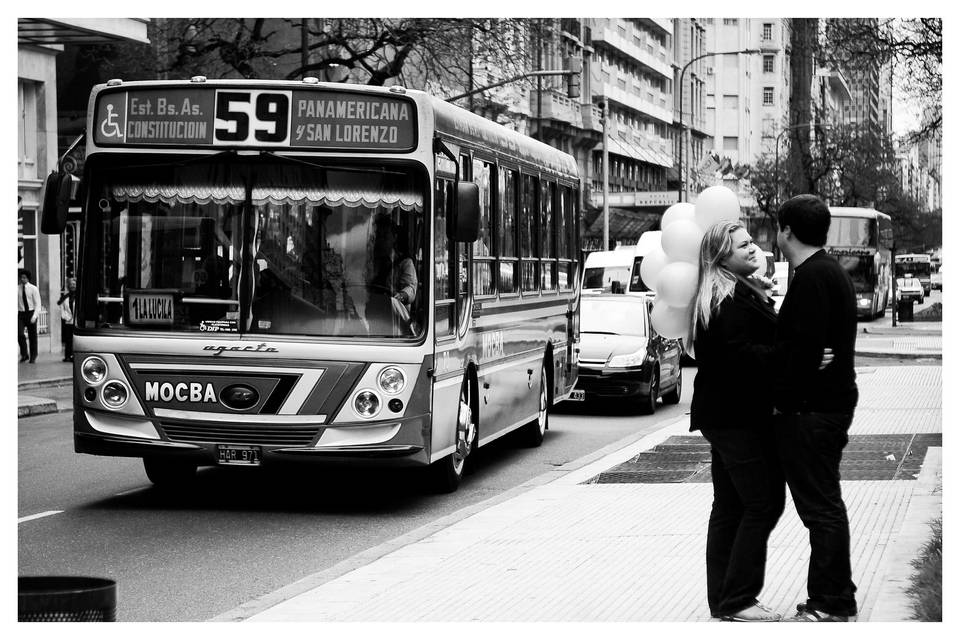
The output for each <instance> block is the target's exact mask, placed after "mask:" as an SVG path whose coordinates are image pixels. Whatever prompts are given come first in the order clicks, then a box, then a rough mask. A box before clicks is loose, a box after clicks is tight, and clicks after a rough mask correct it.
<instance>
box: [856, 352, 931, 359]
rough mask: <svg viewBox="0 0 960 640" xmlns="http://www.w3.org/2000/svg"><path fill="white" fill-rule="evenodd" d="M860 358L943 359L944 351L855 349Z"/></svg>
mask: <svg viewBox="0 0 960 640" xmlns="http://www.w3.org/2000/svg"><path fill="white" fill-rule="evenodd" d="M854 355H856V357H858V358H897V359H900V360H943V353H904V352H900V353H896V352H883V351H855V352H854Z"/></svg>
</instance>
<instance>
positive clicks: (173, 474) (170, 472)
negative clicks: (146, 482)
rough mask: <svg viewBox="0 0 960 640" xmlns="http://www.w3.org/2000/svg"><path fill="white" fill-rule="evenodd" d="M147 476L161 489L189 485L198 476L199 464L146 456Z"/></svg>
mask: <svg viewBox="0 0 960 640" xmlns="http://www.w3.org/2000/svg"><path fill="white" fill-rule="evenodd" d="M143 470H144V471H146V472H147V478H149V479H150V482H152V483H153V484H155V485H156V486H157V487H158V488H160V489H177V488H183V487H185V486H187V485H189V484H190V483H191V482H193V480H194V479H195V478H196V476H197V465H196V464H193V463H192V462H186V461H183V460H174V459H167V458H144V459H143Z"/></svg>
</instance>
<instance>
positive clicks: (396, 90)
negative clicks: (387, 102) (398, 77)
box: [390, 84, 407, 93]
mask: <svg viewBox="0 0 960 640" xmlns="http://www.w3.org/2000/svg"><path fill="white" fill-rule="evenodd" d="M390 92H391V93H406V92H407V90H406V89H405V88H404V87H403V85H399V84H395V85H393V86H392V87H390Z"/></svg>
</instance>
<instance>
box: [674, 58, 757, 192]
mask: <svg viewBox="0 0 960 640" xmlns="http://www.w3.org/2000/svg"><path fill="white" fill-rule="evenodd" d="M762 51H763V50H762V49H740V50H739V51H710V52H708V53H703V54H700V55H699V56H695V57H693V58H690V61H689V62H687V64H685V65H683V68H682V69H680V82H679V87H678V88H679V91H680V140H679V144H678V145H677V168H678V173H679V176H678V177H679V178H680V186H679V187H678V188H677V189H678V190H677V200H678V201H680V202H683V201H685V200H686V194H687V178H686V176H685V175H684V173H683V151H684V149H685V145H684V132H685V131H686V128H685V127H684V124H683V76H684V74H686V72H687V68H688V67H689V66H690V65H691V64H693V63H694V62H696V61H697V60H702V59H703V58H709V57H711V56H727V55H735V54H740V53H743V54H752V53H761V52H762Z"/></svg>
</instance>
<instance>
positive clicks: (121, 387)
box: [100, 380, 130, 409]
mask: <svg viewBox="0 0 960 640" xmlns="http://www.w3.org/2000/svg"><path fill="white" fill-rule="evenodd" d="M100 394H101V395H100V397H101V398H102V399H103V404H105V405H107V406H108V407H110V408H111V409H119V408H120V407H122V406H123V405H125V404H126V403H127V398H128V397H129V395H130V394H129V393H128V392H127V386H126V385H125V384H123V383H122V382H120V381H119V380H111V381H110V382H108V383H107V384H105V385H103V389H102V390H101V391H100Z"/></svg>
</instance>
